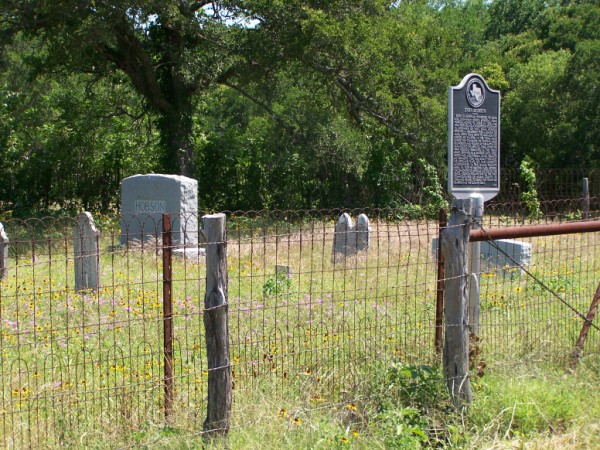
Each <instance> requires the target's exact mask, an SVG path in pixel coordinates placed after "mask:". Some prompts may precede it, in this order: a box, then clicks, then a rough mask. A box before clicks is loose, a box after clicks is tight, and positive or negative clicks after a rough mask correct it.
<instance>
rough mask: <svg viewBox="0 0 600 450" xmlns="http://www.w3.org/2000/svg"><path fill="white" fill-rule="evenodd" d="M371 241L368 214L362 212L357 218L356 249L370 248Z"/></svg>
mask: <svg viewBox="0 0 600 450" xmlns="http://www.w3.org/2000/svg"><path fill="white" fill-rule="evenodd" d="M370 242H371V227H370V226H369V218H368V217H367V215H366V214H361V215H360V216H358V219H356V250H357V251H359V252H361V251H363V250H367V249H368V248H369V244H370Z"/></svg>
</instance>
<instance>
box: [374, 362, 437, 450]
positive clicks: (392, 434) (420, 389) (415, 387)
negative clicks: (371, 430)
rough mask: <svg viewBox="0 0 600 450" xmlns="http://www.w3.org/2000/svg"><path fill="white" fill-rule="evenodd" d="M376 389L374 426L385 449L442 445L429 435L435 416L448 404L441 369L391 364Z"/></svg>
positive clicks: (434, 436)
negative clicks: (376, 404) (376, 406)
mask: <svg viewBox="0 0 600 450" xmlns="http://www.w3.org/2000/svg"><path fill="white" fill-rule="evenodd" d="M375 382H378V383H381V384H380V385H378V386H375V387H374V389H375V392H376V393H377V395H376V398H377V401H378V413H377V414H376V417H375V419H376V422H375V424H376V425H375V426H376V428H377V430H378V432H379V433H381V434H382V435H383V436H384V442H385V445H386V447H387V448H425V447H431V446H432V445H435V444H436V443H437V444H441V443H442V442H441V441H439V437H438V436H436V435H430V429H431V428H432V424H433V422H434V421H435V420H436V416H437V414H438V413H440V412H442V411H443V410H444V409H445V407H447V406H448V405H449V403H448V394H447V391H446V390H445V383H444V382H443V376H442V374H441V372H440V370H439V369H438V368H436V367H432V366H427V365H420V366H413V365H405V364H403V363H399V362H398V363H393V364H392V365H391V366H390V367H389V368H388V369H387V371H386V372H385V375H384V378H383V380H376V381H375Z"/></svg>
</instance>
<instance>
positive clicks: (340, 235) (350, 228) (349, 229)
mask: <svg viewBox="0 0 600 450" xmlns="http://www.w3.org/2000/svg"><path fill="white" fill-rule="evenodd" d="M355 253H356V230H355V228H354V222H353V221H352V218H351V217H350V215H349V214H348V213H344V214H342V215H341V216H340V218H339V219H338V221H337V223H336V224H335V233H334V235H333V258H334V259H336V258H337V257H338V256H341V257H346V256H350V255H353V254H355Z"/></svg>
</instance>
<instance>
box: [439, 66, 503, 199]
mask: <svg viewBox="0 0 600 450" xmlns="http://www.w3.org/2000/svg"><path fill="white" fill-rule="evenodd" d="M448 192H450V193H451V194H452V195H453V196H454V197H456V198H469V197H470V196H471V194H474V193H479V194H481V195H483V198H484V200H490V199H491V198H494V197H495V196H496V195H497V194H498V192H500V92H499V91H495V90H493V89H490V88H489V87H488V85H487V83H486V82H485V80H484V79H483V77H482V76H481V75H477V74H475V73H471V74H469V75H467V76H466V77H464V78H463V79H462V81H461V82H460V84H459V85H458V86H453V87H450V89H449V90H448Z"/></svg>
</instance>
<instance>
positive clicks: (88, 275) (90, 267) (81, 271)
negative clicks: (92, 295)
mask: <svg viewBox="0 0 600 450" xmlns="http://www.w3.org/2000/svg"><path fill="white" fill-rule="evenodd" d="M99 235H100V233H99V232H98V229H97V228H96V225H95V224H94V218H93V217H92V215H91V214H90V213H89V212H83V213H81V214H79V215H78V216H77V224H76V225H75V227H74V228H73V240H74V244H75V245H74V248H75V290H76V291H81V290H85V289H97V288H98V287H99V286H100V280H99V278H100V276H99V275H100V271H99V261H100V253H99V244H98V237H99Z"/></svg>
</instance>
